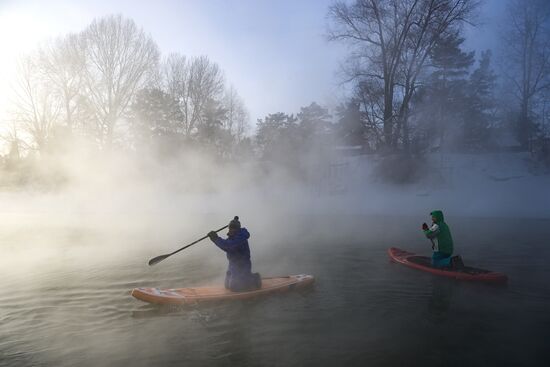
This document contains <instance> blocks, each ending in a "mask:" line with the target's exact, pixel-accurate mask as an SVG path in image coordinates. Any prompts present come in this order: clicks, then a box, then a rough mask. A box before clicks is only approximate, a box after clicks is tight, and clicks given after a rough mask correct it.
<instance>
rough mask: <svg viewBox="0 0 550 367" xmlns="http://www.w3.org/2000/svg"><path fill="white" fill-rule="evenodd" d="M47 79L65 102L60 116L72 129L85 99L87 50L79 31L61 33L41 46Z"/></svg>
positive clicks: (59, 97) (62, 103)
mask: <svg viewBox="0 0 550 367" xmlns="http://www.w3.org/2000/svg"><path fill="white" fill-rule="evenodd" d="M38 62H39V63H40V67H41V69H42V72H43V74H44V81H45V82H47V83H48V87H49V88H50V90H51V91H52V94H53V95H54V96H55V98H57V99H58V102H59V104H60V105H61V112H60V115H61V116H60V120H61V119H63V120H64V122H65V126H66V127H67V128H68V129H69V130H70V131H72V129H73V126H74V125H75V124H76V123H77V122H78V121H77V120H79V118H78V116H77V115H78V112H79V107H80V105H81V103H80V102H81V100H82V92H83V91H82V87H83V72H84V67H85V62H84V50H83V48H82V42H81V39H80V37H79V36H78V35H77V34H69V35H66V36H64V37H60V38H58V39H56V40H55V41H53V42H50V43H47V44H45V45H43V46H42V47H41V48H40V49H39V60H38Z"/></svg>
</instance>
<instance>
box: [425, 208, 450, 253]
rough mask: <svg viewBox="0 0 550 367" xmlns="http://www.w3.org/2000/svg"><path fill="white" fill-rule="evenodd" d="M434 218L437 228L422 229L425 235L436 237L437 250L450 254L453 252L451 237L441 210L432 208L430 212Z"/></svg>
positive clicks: (431, 237)
mask: <svg viewBox="0 0 550 367" xmlns="http://www.w3.org/2000/svg"><path fill="white" fill-rule="evenodd" d="M430 215H431V216H432V217H434V218H435V224H437V226H438V228H437V229H436V230H435V231H434V230H432V229H431V228H430V229H427V230H425V231H424V234H425V235H426V237H428V238H430V239H433V238H436V239H437V247H438V249H439V252H442V253H444V254H447V255H449V256H451V255H452V254H453V237H452V236H451V230H450V228H449V226H448V225H447V223H445V219H444V217H443V212H442V211H441V210H434V211H433V212H431V213H430Z"/></svg>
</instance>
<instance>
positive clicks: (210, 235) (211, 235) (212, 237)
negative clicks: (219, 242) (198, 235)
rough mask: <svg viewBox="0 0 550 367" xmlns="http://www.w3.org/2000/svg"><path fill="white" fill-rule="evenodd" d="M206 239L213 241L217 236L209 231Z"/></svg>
mask: <svg viewBox="0 0 550 367" xmlns="http://www.w3.org/2000/svg"><path fill="white" fill-rule="evenodd" d="M207 236H208V238H210V239H211V240H212V241H214V240H215V239H216V238H218V234H217V233H216V232H215V231H210V232H208V234H207Z"/></svg>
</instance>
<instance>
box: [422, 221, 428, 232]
mask: <svg viewBox="0 0 550 367" xmlns="http://www.w3.org/2000/svg"><path fill="white" fill-rule="evenodd" d="M422 230H423V231H427V230H428V225H427V224H426V223H422Z"/></svg>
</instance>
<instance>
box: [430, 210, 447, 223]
mask: <svg viewBox="0 0 550 367" xmlns="http://www.w3.org/2000/svg"><path fill="white" fill-rule="evenodd" d="M430 215H431V216H432V217H434V218H435V222H436V223H442V222H444V221H445V218H444V217H443V212H442V211H441V210H434V211H433V212H431V213H430Z"/></svg>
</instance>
